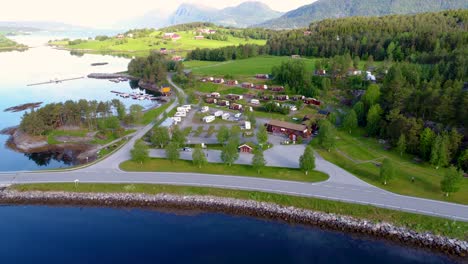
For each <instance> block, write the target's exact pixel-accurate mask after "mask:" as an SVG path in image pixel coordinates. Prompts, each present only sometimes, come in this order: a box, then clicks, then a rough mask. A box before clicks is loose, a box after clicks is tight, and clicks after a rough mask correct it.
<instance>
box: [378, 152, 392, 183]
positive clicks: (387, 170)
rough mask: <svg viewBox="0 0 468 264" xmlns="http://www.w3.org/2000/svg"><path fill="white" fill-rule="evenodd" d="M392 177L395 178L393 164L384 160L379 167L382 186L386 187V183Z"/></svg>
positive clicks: (388, 160)
mask: <svg viewBox="0 0 468 264" xmlns="http://www.w3.org/2000/svg"><path fill="white" fill-rule="evenodd" d="M393 176H395V168H394V167H393V162H392V161H391V160H390V159H388V158H385V159H384V160H383V162H382V166H381V167H380V180H381V181H382V183H383V184H384V185H387V182H388V181H390V180H391V179H392V178H393Z"/></svg>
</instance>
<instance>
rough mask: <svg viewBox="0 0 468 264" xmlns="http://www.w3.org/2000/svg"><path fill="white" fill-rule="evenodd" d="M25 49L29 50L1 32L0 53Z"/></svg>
mask: <svg viewBox="0 0 468 264" xmlns="http://www.w3.org/2000/svg"><path fill="white" fill-rule="evenodd" d="M24 49H27V47H26V46H24V45H22V44H19V43H17V42H15V41H13V40H11V39H9V38H7V37H5V36H3V35H2V33H1V32H0V52H1V51H11V50H24Z"/></svg>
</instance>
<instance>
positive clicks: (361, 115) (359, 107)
mask: <svg viewBox="0 0 468 264" xmlns="http://www.w3.org/2000/svg"><path fill="white" fill-rule="evenodd" d="M353 110H354V112H355V113H356V116H357V119H358V124H359V125H360V126H365V124H366V110H365V109H364V103H363V102H361V101H359V102H357V103H356V104H355V105H354V106H353Z"/></svg>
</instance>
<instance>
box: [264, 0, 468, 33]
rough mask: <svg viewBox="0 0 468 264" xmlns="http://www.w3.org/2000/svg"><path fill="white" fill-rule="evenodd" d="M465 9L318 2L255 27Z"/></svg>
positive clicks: (461, 1) (455, 4)
mask: <svg viewBox="0 0 468 264" xmlns="http://www.w3.org/2000/svg"><path fill="white" fill-rule="evenodd" d="M466 8H468V1H467V0H366V1H363V0H318V1H316V2H314V3H312V4H310V5H305V6H302V7H300V8H298V9H296V10H292V11H289V12H287V13H286V14H284V15H283V16H281V17H279V18H276V19H272V20H269V21H266V22H263V23H260V24H257V25H255V26H259V27H265V28H276V29H286V28H300V27H307V26H309V24H310V22H313V21H318V20H322V19H326V18H340V17H349V16H382V15H389V14H415V13H422V12H435V11H441V10H447V9H466Z"/></svg>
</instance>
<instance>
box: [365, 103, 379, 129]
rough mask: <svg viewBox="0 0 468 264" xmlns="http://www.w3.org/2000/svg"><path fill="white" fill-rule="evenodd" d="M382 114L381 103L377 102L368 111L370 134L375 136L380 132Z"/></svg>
mask: <svg viewBox="0 0 468 264" xmlns="http://www.w3.org/2000/svg"><path fill="white" fill-rule="evenodd" d="M381 115H382V108H380V105H378V104H376V105H373V106H372V107H371V108H370V109H369V112H368V113H367V127H366V129H367V133H369V135H372V136H375V135H377V133H378V132H379V129H380V120H381Z"/></svg>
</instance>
